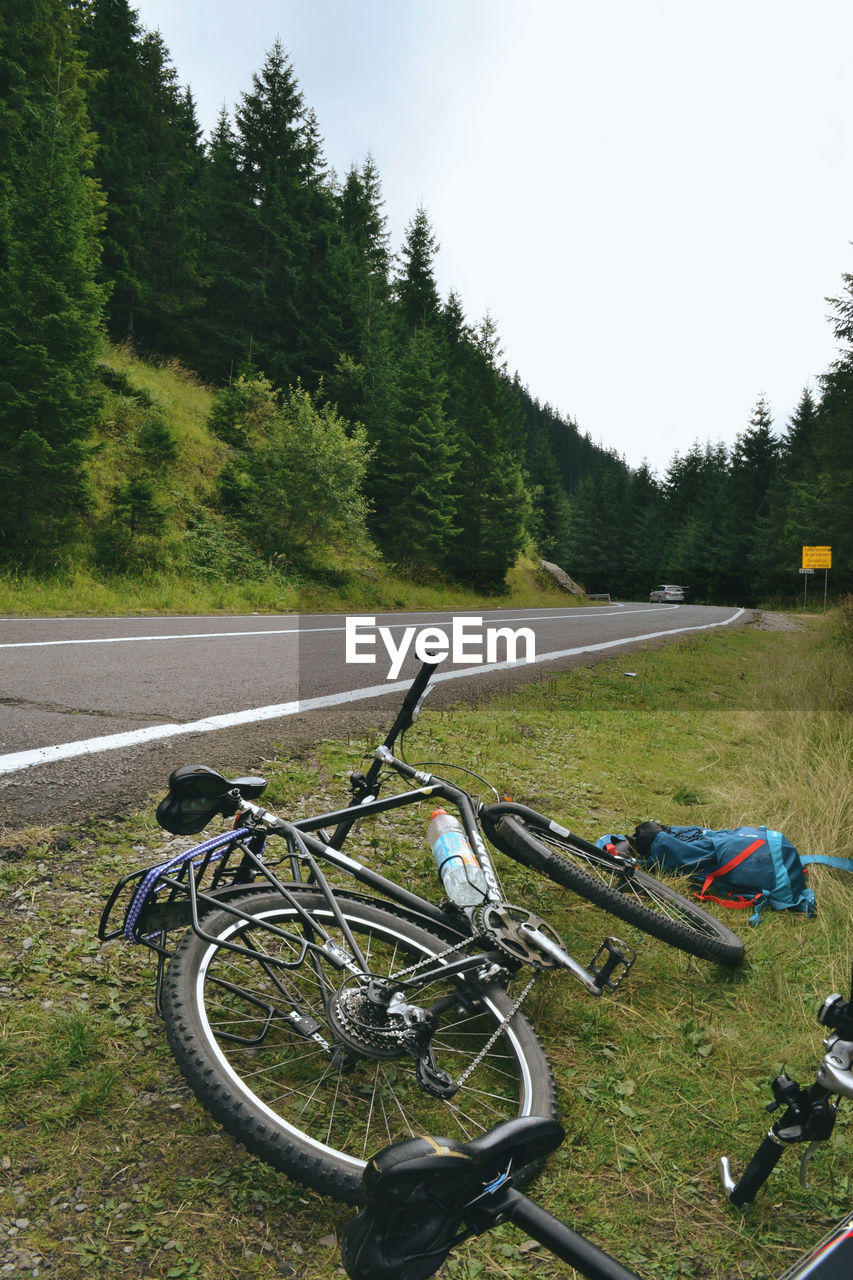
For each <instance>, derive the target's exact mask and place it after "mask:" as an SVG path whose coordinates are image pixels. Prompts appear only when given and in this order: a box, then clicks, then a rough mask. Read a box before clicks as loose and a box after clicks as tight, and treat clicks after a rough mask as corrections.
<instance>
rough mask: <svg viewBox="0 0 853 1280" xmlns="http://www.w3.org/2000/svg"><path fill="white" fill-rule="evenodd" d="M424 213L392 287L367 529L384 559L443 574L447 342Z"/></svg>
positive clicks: (448, 486)
mask: <svg viewBox="0 0 853 1280" xmlns="http://www.w3.org/2000/svg"><path fill="white" fill-rule="evenodd" d="M436 250H437V245H436V242H435V238H434V237H433V234H432V230H431V228H430V226H429V221H428V219H427V216H426V213H425V212H424V210H423V209H419V210H418V212H417V214H416V215H415V217H414V218H413V220H412V222H411V223H410V224H409V227H408V229H407V236H406V241H405V243H404V246H403V251H402V257H401V268H400V270H399V271H398V275H397V278H396V279H395V281H394V285H393V293H394V299H395V302H394V316H393V321H392V325H393V344H394V346H393V350H394V368H393V371H392V381H391V385H390V393H389V405H388V409H389V416H388V420H387V421H386V422H384V423H382V426H381V432H380V433H377V435H376V436H375V437H374V440H373V443H374V444H375V446H376V447H375V449H374V454H373V462H372V465H371V468H370V473H369V486H368V492H369V495H370V498H371V502H372V506H373V515H372V519H371V527H372V531H373V534H374V537H375V539H376V541H377V544H378V546H379V548H380V550H381V551H382V553H383V555H385V556H386V557H387V558H388V559H390V560H393V561H395V562H398V563H403V564H407V565H412V566H426V567H430V568H432V569H440V568H443V566H444V563H445V558H446V555H447V550H448V546H449V543H450V540H451V538H452V534H453V527H454V526H453V514H454V512H453V506H454V504H453V493H452V484H453V476H454V473H455V469H456V459H455V454H456V448H455V445H454V441H453V437H452V424H451V422H450V420H449V418H448V413H447V360H446V342H445V337H444V333H443V332H442V328H441V324H440V319H441V314H440V307H439V301H438V289H437V287H436V283H435V277H434V275H433V256H434V254H435V252H436Z"/></svg>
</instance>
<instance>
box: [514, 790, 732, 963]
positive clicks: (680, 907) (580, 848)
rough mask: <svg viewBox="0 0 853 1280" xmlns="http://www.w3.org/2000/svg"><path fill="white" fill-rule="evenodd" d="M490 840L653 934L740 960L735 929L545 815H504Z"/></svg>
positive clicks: (722, 959)
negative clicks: (563, 830) (566, 831)
mask: <svg viewBox="0 0 853 1280" xmlns="http://www.w3.org/2000/svg"><path fill="white" fill-rule="evenodd" d="M489 838H490V839H491V840H492V842H493V844H495V845H496V847H497V848H498V849H500V850H501V851H502V852H503V853H506V854H508V855H509V856H510V857H511V858H514V859H515V860H516V861H517V862H521V863H523V864H524V865H525V866H528V867H532V868H533V869H534V870H535V871H538V872H540V873H541V874H542V875H544V876H547V877H548V879H549V880H553V881H554V883H555V884H560V885H563V886H564V887H565V888H567V889H571V890H572V891H573V892H574V893H577V894H579V895H580V896H581V897H582V898H586V899H587V900H588V901H589V902H593V903H595V905H596V906H598V907H601V908H602V909H603V910H604V911H607V912H609V913H610V915H614V916H617V917H618V918H619V919H620V920H625V921H627V922H628V923H629V924H633V925H635V926H636V927H637V928H638V929H642V931H643V932H644V933H648V934H650V935H651V937H653V938H659V939H660V940H661V941H662V942H666V943H668V944H669V945H670V946H671V947H677V948H678V949H679V950H680V951H686V952H687V953H688V955H693V956H699V957H701V958H702V959H703V960H714V961H716V962H717V963H718V964H723V965H726V966H728V967H729V968H736V967H737V966H738V965H739V964H741V963H742V962H743V956H744V946H743V942H742V941H741V939H740V938H739V937H738V936H737V934H736V933H733V932H732V930H731V929H729V928H728V926H727V925H725V924H723V923H722V921H721V920H718V919H717V918H716V917H715V916H712V915H711V913H710V912H709V911H705V910H704V909H703V908H702V907H700V906H699V904H698V903H697V902H692V901H691V900H690V898H686V897H684V896H683V895H682V894H680V893H678V892H677V891H676V890H675V889H673V888H672V886H671V885H668V884H665V883H663V882H662V881H660V880H656V879H655V878H654V876H650V875H649V874H648V873H647V872H645V871H641V870H640V869H639V867H636V868H631V869H629V870H628V871H626V870H625V869H624V868H623V867H622V866H620V864H619V862H618V860H616V859H614V858H612V857H610V855H609V854H607V853H606V851H605V850H603V849H599V848H597V847H596V846H595V845H593V844H588V843H587V841H585V840H581V839H580V838H579V837H577V836H573V835H571V834H565V835H563V834H560V833H559V832H558V831H554V830H552V829H551V824H549V822H548V819H547V818H544V817H543V818H542V820H541V822H537V821H536V820H535V819H534V818H533V817H532V815H531V816H525V817H522V816H520V815H519V814H516V813H512V814H504V815H502V816H501V817H500V818H499V819H498V821H497V823H495V824H493V825H491V824H490V829H489Z"/></svg>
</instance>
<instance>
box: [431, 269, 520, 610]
mask: <svg viewBox="0 0 853 1280" xmlns="http://www.w3.org/2000/svg"><path fill="white" fill-rule="evenodd" d="M444 321H445V332H446V335H447V344H448V371H449V379H450V380H449V387H448V390H449V395H448V403H449V405H450V406H451V411H452V412H453V414H454V420H455V431H454V436H455V440H456V445H457V450H458V453H457V467H456V473H455V476H454V482H453V489H452V492H453V499H454V533H453V536H452V538H451V539H450V541H449V544H448V548H447V556H446V563H447V567H448V569H449V570H450V572H451V573H453V574H454V576H455V577H457V578H459V579H460V580H461V581H467V582H470V583H472V584H473V585H475V586H476V587H478V588H479V589H481V590H485V591H495V590H498V589H499V588H501V587H502V586H503V585H504V584H505V580H506V574H507V570H508V569H510V568H511V566H512V565H513V564H514V563H515V559H516V556H517V555H518V552H519V551H520V550H521V547H522V545H523V543H524V540H525V536H526V533H527V524H528V519H529V516H530V498H529V495H528V493H527V489H526V487H525V483H524V477H523V473H522V459H523V448H524V434H523V426H522V423H521V420H520V416H519V415H518V414H517V413H516V404H515V402H514V400H513V398H512V396H511V393H510V387H509V384H508V380H507V378H506V373H505V369H504V367H503V366H502V365H501V364H500V363H499V362H500V358H501V352H500V349H499V342H498V335H497V330H496V327H495V324H494V321H493V320H492V318H491V316H489V315H487V316H486V318H485V319H484V321H483V323H482V325H481V326H480V328H479V330H478V331H477V332H476V333H471V332H470V330H469V329H468V327H467V326H466V325H465V323H464V320H463V316H462V308H461V303H460V301H459V299H458V297H456V295H454V294H451V296H450V298H449V299H448V303H447V305H446V307H445V310H444Z"/></svg>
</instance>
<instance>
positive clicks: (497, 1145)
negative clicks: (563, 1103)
mask: <svg viewBox="0 0 853 1280" xmlns="http://www.w3.org/2000/svg"><path fill="white" fill-rule="evenodd" d="M565 1136H566V1134H565V1130H564V1129H563V1126H562V1125H561V1124H560V1123H559V1122H558V1121H557V1120H546V1119H545V1118H544V1117H543V1116H517V1117H516V1118H515V1119H514V1120H504V1121H502V1123H501V1124H498V1125H495V1127H494V1129H489V1131H488V1132H487V1133H484V1134H482V1135H481V1136H480V1137H479V1138H473V1139H472V1140H471V1141H470V1142H466V1143H465V1144H464V1146H465V1148H466V1151H467V1152H468V1153H469V1154H470V1155H471V1156H472V1157H473V1158H474V1159H476V1160H478V1161H479V1163H480V1165H481V1167H482V1168H486V1169H495V1170H499V1169H503V1168H504V1167H506V1166H507V1165H508V1164H509V1163H510V1162H511V1163H512V1166H513V1168H515V1169H522V1168H524V1166H525V1165H528V1164H532V1163H533V1162H534V1161H538V1160H544V1158H545V1156H547V1155H550V1154H551V1152H552V1151H556V1149H557V1147H559V1145H560V1143H561V1142H562V1141H563V1139H564V1138H565Z"/></svg>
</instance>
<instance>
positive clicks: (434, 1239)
mask: <svg viewBox="0 0 853 1280" xmlns="http://www.w3.org/2000/svg"><path fill="white" fill-rule="evenodd" d="M564 1136H565V1135H564V1132H563V1128H562V1126H561V1125H559V1124H558V1123H557V1121H556V1120H546V1119H542V1118H540V1117H538V1116H519V1117H518V1118H517V1119H515V1120H506V1121H504V1122H503V1123H501V1124H499V1125H497V1126H496V1127H495V1128H494V1129H490V1130H489V1132H488V1133H485V1134H483V1135H482V1136H481V1137H479V1138H474V1139H473V1140H472V1141H470V1142H457V1141H455V1140H454V1139H452V1138H409V1139H406V1140H404V1141H403V1142H397V1143H394V1144H393V1145H392V1146H390V1147H386V1148H385V1149H384V1150H383V1151H380V1152H379V1154H378V1155H376V1156H374V1157H373V1159H372V1160H370V1161H368V1164H367V1166H366V1168H365V1170H364V1174H363V1177H362V1188H363V1190H364V1196H365V1199H366V1201H367V1206H366V1208H364V1209H362V1210H361V1212H360V1213H359V1214H358V1216H357V1217H356V1218H355V1220H354V1221H353V1222H352V1223H351V1224H350V1226H349V1229H348V1230H347V1233H346V1236H345V1237H344V1242H343V1249H342V1259H343V1264H344V1267H345V1269H346V1272H347V1275H348V1276H349V1277H350V1280H426V1277H427V1276H431V1275H432V1274H433V1273H434V1272H435V1271H437V1270H438V1268H439V1267H440V1266H441V1264H442V1263H443V1262H444V1260H445V1258H446V1257H447V1255H448V1253H449V1252H450V1250H451V1248H452V1247H453V1245H454V1244H455V1243H456V1241H457V1238H458V1233H459V1230H460V1227H461V1224H462V1222H463V1220H464V1219H465V1217H466V1215H467V1212H468V1210H469V1209H470V1207H471V1205H472V1202H474V1201H476V1200H477V1199H478V1198H479V1197H480V1196H481V1195H483V1194H486V1193H487V1192H488V1191H489V1190H491V1189H493V1184H495V1183H496V1182H499V1183H500V1184H501V1185H505V1183H506V1180H507V1178H508V1177H511V1176H512V1173H513V1172H516V1173H518V1172H520V1171H521V1170H522V1169H524V1168H526V1166H528V1165H530V1164H533V1163H535V1162H537V1161H539V1160H542V1159H544V1157H545V1156H546V1155H548V1154H549V1153H550V1152H551V1151H553V1150H555V1148H556V1147H558V1146H559V1145H560V1143H561V1142H562V1141H563V1137H564Z"/></svg>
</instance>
